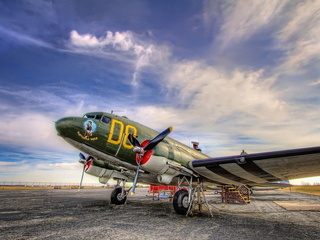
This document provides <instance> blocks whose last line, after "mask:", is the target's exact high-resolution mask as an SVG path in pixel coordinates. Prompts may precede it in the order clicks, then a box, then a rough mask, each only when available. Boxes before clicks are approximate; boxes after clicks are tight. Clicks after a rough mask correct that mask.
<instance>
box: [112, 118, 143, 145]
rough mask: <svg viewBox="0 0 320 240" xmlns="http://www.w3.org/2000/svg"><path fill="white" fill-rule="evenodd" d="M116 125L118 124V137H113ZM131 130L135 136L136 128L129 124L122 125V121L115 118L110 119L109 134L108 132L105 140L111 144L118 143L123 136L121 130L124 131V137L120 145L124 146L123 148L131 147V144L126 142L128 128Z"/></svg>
mask: <svg viewBox="0 0 320 240" xmlns="http://www.w3.org/2000/svg"><path fill="white" fill-rule="evenodd" d="M116 125H119V135H118V139H113V135H114V130H115V127H116ZM130 129H131V130H132V132H133V133H132V134H133V135H134V136H137V132H138V131H137V129H136V128H135V127H134V126H131V125H126V126H124V124H123V122H120V121H118V120H115V119H112V121H111V126H110V134H109V137H108V139H107V142H109V143H112V144H116V145H118V144H120V143H121V139H122V136H123V132H124V139H123V141H122V145H123V146H124V147H125V148H129V149H130V148H132V147H133V146H132V145H131V144H127V140H128V135H129V133H130V132H129V130H130Z"/></svg>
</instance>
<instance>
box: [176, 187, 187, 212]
mask: <svg viewBox="0 0 320 240" xmlns="http://www.w3.org/2000/svg"><path fill="white" fill-rule="evenodd" d="M188 196H189V194H188V191H187V190H185V189H181V190H179V191H177V192H176V193H175V194H174V197H173V208H174V210H175V211H176V212H177V213H178V214H181V215H186V214H187V212H188V208H189V203H188Z"/></svg>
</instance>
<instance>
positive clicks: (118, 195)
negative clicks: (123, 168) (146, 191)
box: [110, 179, 131, 205]
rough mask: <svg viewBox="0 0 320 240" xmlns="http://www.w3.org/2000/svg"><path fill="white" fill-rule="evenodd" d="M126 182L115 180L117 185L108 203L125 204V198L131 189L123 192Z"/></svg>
mask: <svg viewBox="0 0 320 240" xmlns="http://www.w3.org/2000/svg"><path fill="white" fill-rule="evenodd" d="M125 185H126V181H125V180H122V179H118V180H117V185H116V187H115V189H114V190H113V191H112V193H111V197H110V203H111V204H115V205H122V204H125V203H126V201H127V196H128V193H129V191H130V190H131V188H129V189H128V190H125Z"/></svg>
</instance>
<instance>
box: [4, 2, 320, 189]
mask: <svg viewBox="0 0 320 240" xmlns="http://www.w3.org/2000/svg"><path fill="white" fill-rule="evenodd" d="M319 66H320V1H312V0H306V1H298V0H279V1H278V0H260V1H255V0H238V1H222V0H221V1H220V0H211V1H207V0H204V1H200V0H185V1H178V0H176V1H171V0H162V1H147V0H134V1H129V0H127V1H125V0H110V1H103V0H66V1H58V0H50V1H46V0H41V1H40V0H20V1H18V0H11V1H6V0H0V112H1V116H2V124H1V125H0V133H1V134H0V182H3V181H11V182H20V181H26V182H62V183H65V182H78V181H79V180H80V177H81V171H82V166H81V164H79V163H78V153H79V151H78V150H76V149H74V148H72V147H71V146H69V145H68V144H67V143H66V142H64V140H63V139H61V138H60V137H58V136H57V135H56V130H55V128H54V122H55V121H56V120H58V119H59V118H62V117H65V116H82V115H83V114H84V113H86V112H91V111H104V112H111V110H114V111H115V113H116V114H118V115H125V116H127V117H128V118H130V119H132V120H135V121H138V122H140V123H142V124H145V125H147V126H149V127H152V128H154V129H155V130H157V131H162V130H163V129H165V128H167V127H168V126H173V128H174V131H173V132H172V133H171V134H170V137H172V138H174V139H176V140H179V141H181V142H183V143H185V144H187V145H190V141H199V142H200V148H202V150H203V152H204V153H206V154H208V155H210V156H212V157H218V156H226V155H236V154H239V153H240V152H241V150H242V149H244V150H245V151H246V152H248V153H257V152H266V151H274V150H283V149H291V148H300V147H313V146H320V121H319V119H320V108H319V106H320V68H319ZM319 175H320V170H319ZM304 181H306V180H304ZM313 181H316V182H320V178H315V179H313ZM84 182H89V183H91V182H98V179H97V178H94V177H90V176H88V175H86V176H85V178H84Z"/></svg>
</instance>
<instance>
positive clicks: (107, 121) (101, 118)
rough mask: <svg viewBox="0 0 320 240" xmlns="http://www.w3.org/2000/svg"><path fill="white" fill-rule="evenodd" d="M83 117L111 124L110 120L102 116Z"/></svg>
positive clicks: (88, 115) (89, 115)
mask: <svg viewBox="0 0 320 240" xmlns="http://www.w3.org/2000/svg"><path fill="white" fill-rule="evenodd" d="M83 117H85V118H93V119H97V120H100V121H102V122H104V123H107V124H109V123H110V122H111V118H108V117H105V116H102V115H93V114H85V115H84V116H83Z"/></svg>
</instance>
